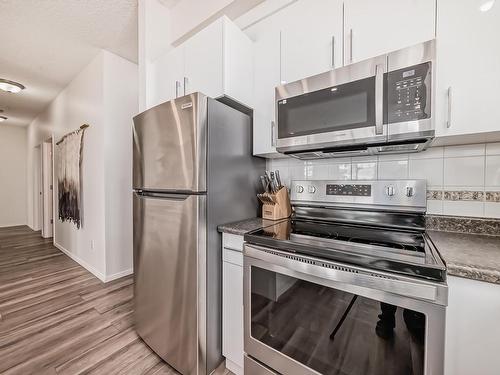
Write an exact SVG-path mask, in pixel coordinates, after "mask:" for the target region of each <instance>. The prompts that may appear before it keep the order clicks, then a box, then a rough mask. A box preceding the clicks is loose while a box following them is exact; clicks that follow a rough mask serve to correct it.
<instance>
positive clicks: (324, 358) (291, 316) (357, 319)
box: [243, 244, 447, 375]
mask: <svg viewBox="0 0 500 375" xmlns="http://www.w3.org/2000/svg"><path fill="white" fill-rule="evenodd" d="M244 254H245V257H244V288H243V290H244V322H245V326H244V331H245V352H246V354H247V355H248V356H251V357H252V358H254V359H255V360H257V361H259V362H261V363H263V364H265V365H266V366H268V367H270V368H272V369H273V370H274V371H277V372H278V373H281V374H287V375H293V374H297V375H299V374H301V375H302V374H343V375H354V374H367V375H370V374H373V375H375V374H377V375H378V374H380V375H382V374H383V375H396V374H397V375H400V374H415V375H418V374H426V375H442V374H443V361H444V330H445V305H446V303H447V287H446V285H445V284H436V283H430V282H426V281H419V280H417V281H415V282H414V281H413V280H414V279H410V278H407V277H402V276H396V277H394V276H393V275H391V274H384V273H380V272H374V271H369V270H363V269H361V268H357V267H353V266H346V265H341V264H336V263H333V262H328V261H323V260H317V259H315V258H310V257H306V256H298V255H295V254H294V255H291V254H290V253H286V252H282V251H277V250H271V249H267V248H261V247H258V246H254V245H248V244H246V245H245V250H244Z"/></svg>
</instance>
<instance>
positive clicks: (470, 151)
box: [444, 144, 486, 158]
mask: <svg viewBox="0 0 500 375" xmlns="http://www.w3.org/2000/svg"><path fill="white" fill-rule="evenodd" d="M485 149H486V145H485V144H476V145H461V146H446V147H445V148H444V157H445V158H453V157H463V156H483V155H484V154H485Z"/></svg>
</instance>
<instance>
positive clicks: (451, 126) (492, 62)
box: [435, 0, 500, 140]
mask: <svg viewBox="0 0 500 375" xmlns="http://www.w3.org/2000/svg"><path fill="white" fill-rule="evenodd" d="M480 5H481V2H480V1H477V0H461V1H456V0H439V1H438V28H437V61H438V63H437V73H436V75H437V90H436V112H435V113H436V135H437V136H455V135H465V134H473V133H482V132H491V131H497V132H498V131H500V125H499V121H498V117H497V116H496V115H495V114H497V113H498V107H499V103H500V92H499V90H500V43H499V42H498V36H499V35H500V4H494V6H493V7H492V8H491V9H490V10H489V11H487V12H481V11H480V10H479V6H480ZM485 140H487V139H485Z"/></svg>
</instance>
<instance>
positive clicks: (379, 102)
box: [375, 64, 384, 135]
mask: <svg viewBox="0 0 500 375" xmlns="http://www.w3.org/2000/svg"><path fill="white" fill-rule="evenodd" d="M375 134H376V135H382V134H384V66H383V65H382V64H379V65H376V66H375Z"/></svg>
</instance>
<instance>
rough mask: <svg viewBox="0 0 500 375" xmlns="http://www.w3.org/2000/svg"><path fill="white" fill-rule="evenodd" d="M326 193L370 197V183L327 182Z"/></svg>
mask: <svg viewBox="0 0 500 375" xmlns="http://www.w3.org/2000/svg"><path fill="white" fill-rule="evenodd" d="M326 195H341V196H354V197H370V196H371V195H372V186H371V185H370V184H326Z"/></svg>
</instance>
